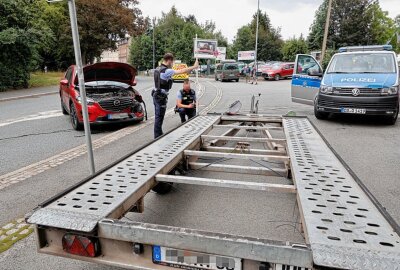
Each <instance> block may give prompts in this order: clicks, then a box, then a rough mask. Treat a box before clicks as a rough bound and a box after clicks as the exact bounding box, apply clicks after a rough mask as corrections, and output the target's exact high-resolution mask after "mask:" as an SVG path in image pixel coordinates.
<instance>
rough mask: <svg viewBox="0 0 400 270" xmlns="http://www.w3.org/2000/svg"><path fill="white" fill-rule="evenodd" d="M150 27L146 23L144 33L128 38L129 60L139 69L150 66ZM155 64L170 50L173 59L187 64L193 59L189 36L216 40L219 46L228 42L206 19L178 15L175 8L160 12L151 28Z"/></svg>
mask: <svg viewBox="0 0 400 270" xmlns="http://www.w3.org/2000/svg"><path fill="white" fill-rule="evenodd" d="M152 31H153V29H152V27H151V26H149V27H148V28H147V30H146V31H145V33H143V34H142V35H140V36H138V37H136V38H134V39H132V44H131V49H130V63H131V64H132V65H135V66H138V67H140V68H141V69H148V68H152V66H153V64H152V55H153V45H152V34H153V33H152ZM154 31H155V33H154V34H155V45H156V52H155V57H156V65H157V64H158V62H159V61H160V60H161V58H162V56H163V55H164V54H165V53H166V52H172V53H174V55H175V57H176V59H179V60H182V62H184V63H187V64H190V63H192V62H193V43H194V41H193V39H194V38H195V36H196V34H197V36H198V38H205V39H216V40H218V44H219V46H227V45H228V41H227V39H226V38H225V37H224V36H223V35H222V33H221V32H220V31H217V30H216V26H215V23H214V22H212V21H206V22H205V23H204V24H199V23H198V22H197V19H196V17H195V16H194V15H189V16H187V17H184V16H182V15H181V14H180V13H179V11H178V10H177V9H176V7H172V8H171V10H170V11H169V12H167V13H163V14H162V16H161V18H159V19H158V20H157V22H156V27H155V30H154Z"/></svg>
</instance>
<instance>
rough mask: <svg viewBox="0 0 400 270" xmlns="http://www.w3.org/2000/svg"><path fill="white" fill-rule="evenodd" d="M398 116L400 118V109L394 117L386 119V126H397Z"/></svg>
mask: <svg viewBox="0 0 400 270" xmlns="http://www.w3.org/2000/svg"><path fill="white" fill-rule="evenodd" d="M398 116H399V108H397V111H396V113H395V114H394V115H392V116H386V117H385V124H386V125H389V126H393V125H394V124H396V122H397V117H398Z"/></svg>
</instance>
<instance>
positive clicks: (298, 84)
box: [291, 54, 322, 105]
mask: <svg viewBox="0 0 400 270" xmlns="http://www.w3.org/2000/svg"><path fill="white" fill-rule="evenodd" d="M321 80H322V67H321V65H320V64H319V63H318V61H317V60H315V58H314V57H312V56H311V55H307V54H298V55H297V56H296V62H295V65H294V71H293V79H292V87H291V88H292V89H291V97H292V101H293V102H296V103H303V104H309V105H313V104H314V100H315V97H316V96H317V94H318V91H319V87H320V85H321Z"/></svg>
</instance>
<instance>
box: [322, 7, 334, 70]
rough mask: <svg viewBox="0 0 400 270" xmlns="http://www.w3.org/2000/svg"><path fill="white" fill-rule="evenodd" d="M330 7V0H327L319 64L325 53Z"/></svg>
mask: <svg viewBox="0 0 400 270" xmlns="http://www.w3.org/2000/svg"><path fill="white" fill-rule="evenodd" d="M331 9H332V0H329V2H328V11H327V13H326V22H325V32H324V40H323V41H322V51H321V59H320V63H321V64H322V63H323V61H324V57H325V53H326V43H327V41H328V32H329V22H330V19H331Z"/></svg>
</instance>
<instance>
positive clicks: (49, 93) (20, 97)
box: [0, 91, 58, 102]
mask: <svg viewBox="0 0 400 270" xmlns="http://www.w3.org/2000/svg"><path fill="white" fill-rule="evenodd" d="M55 94H58V91H53V92H45V93H39V94H32V95H25V96H17V97H9V98H2V99H0V102H6V101H12V100H18V99H24V98H35V97H41V96H49V95H55Z"/></svg>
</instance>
